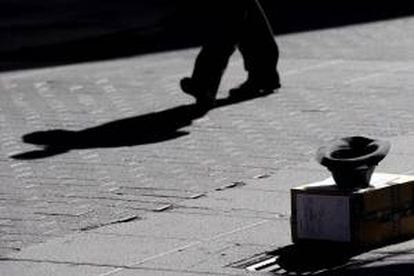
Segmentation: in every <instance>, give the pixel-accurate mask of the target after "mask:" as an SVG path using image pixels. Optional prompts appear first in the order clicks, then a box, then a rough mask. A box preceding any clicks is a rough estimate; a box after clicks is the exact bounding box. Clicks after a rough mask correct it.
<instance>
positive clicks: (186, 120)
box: [11, 94, 268, 160]
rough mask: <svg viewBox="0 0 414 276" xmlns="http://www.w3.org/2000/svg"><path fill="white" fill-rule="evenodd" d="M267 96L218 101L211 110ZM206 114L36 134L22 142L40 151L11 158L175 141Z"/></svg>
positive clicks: (193, 110) (171, 114) (168, 114)
mask: <svg viewBox="0 0 414 276" xmlns="http://www.w3.org/2000/svg"><path fill="white" fill-rule="evenodd" d="M267 95H268V94H260V95H256V96H251V97H228V98H224V99H218V100H217V101H216V103H215V106H214V108H219V107H222V106H227V105H231V104H236V103H239V102H242V101H247V100H251V99H254V98H258V97H265V96H267ZM205 114H206V111H205V110H200V109H199V108H198V107H197V106H196V105H195V104H189V105H181V106H177V107H174V108H170V109H166V110H162V111H158V112H153V113H148V114H143V115H139V116H135V117H130V118H125V119H121V120H116V121H112V122H108V123H105V124H102V125H98V126H95V127H91V128H86V129H83V130H79V131H73V130H66V129H54V130H46V131H36V132H32V133H29V134H25V135H24V136H23V137H22V140H23V142H25V143H28V144H33V145H35V146H37V147H39V148H38V149H36V150H32V151H28V152H23V153H18V154H16V155H13V156H11V158H13V159H19V160H32V159H41V158H46V157H51V156H54V155H58V154H62V153H66V152H69V151H71V150H75V149H78V150H80V149H90V148H116V147H131V146H138V145H144V144H152V143H159V142H163V141H167V140H172V139H177V138H179V137H182V136H185V135H188V134H189V132H188V131H187V130H183V128H184V127H187V126H190V125H191V124H192V122H193V121H194V120H196V119H197V118H200V117H202V116H204V115H205Z"/></svg>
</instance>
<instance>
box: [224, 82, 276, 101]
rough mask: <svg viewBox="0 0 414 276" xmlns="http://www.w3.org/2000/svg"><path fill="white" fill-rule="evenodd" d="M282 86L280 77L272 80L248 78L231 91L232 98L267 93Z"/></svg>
mask: <svg viewBox="0 0 414 276" xmlns="http://www.w3.org/2000/svg"><path fill="white" fill-rule="evenodd" d="M280 87H281V85H280V82H279V78H276V79H275V80H272V81H260V80H256V79H247V80H246V81H245V82H243V83H242V84H241V85H239V86H238V87H236V88H233V89H231V90H230V91H229V97H230V98H241V97H243V98H244V97H255V96H260V95H267V94H271V93H273V92H274V90H276V89H279V88H280Z"/></svg>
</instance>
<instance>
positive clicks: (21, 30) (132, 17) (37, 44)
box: [0, 0, 414, 71]
mask: <svg viewBox="0 0 414 276" xmlns="http://www.w3.org/2000/svg"><path fill="white" fill-rule="evenodd" d="M260 2H261V3H262V4H263V7H264V9H265V10H266V12H267V14H268V15H269V18H270V21H271V23H272V25H273V27H274V29H275V33H276V34H283V33H290V32H299V31H306V30H312V29H320V28H329V27H334V26H340V25H348V24H356V23H361V22H369V21H375V20H381V19H387V18H395V17H401V16H407V15H410V14H413V13H414V8H412V7H410V6H411V5H410V4H409V1H402V0H397V1H392V2H391V1H372V0H368V1H322V0H319V1H300V0H295V1H275V0H260ZM198 6H199V5H198V4H197V1H190V0H152V1H132V0H119V1H109V0H101V1H98V0H91V1H80V0H59V1H51V0H47V1H41V2H33V1H28V0H3V1H2V8H1V10H0V41H1V44H0V70H2V71H4V70H13V69H21V68H30V67H43V66H49V65H56V64H66V63H74V62H80V61H90V60H102V59H111V58H115V57H125V56H134V55H138V54H143V53H149V52H158V51H166V50H172V49H179V48H186V47H190V46H197V45H199V43H200V39H201V37H202V32H201V31H200V28H199V27H200V22H202V21H203V20H206V18H205V16H206V15H204V16H202V13H201V12H200V10H198ZM207 16H209V18H207V20H210V19H211V18H214V15H211V17H210V15H207Z"/></svg>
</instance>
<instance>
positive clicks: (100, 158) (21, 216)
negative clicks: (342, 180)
mask: <svg viewBox="0 0 414 276" xmlns="http://www.w3.org/2000/svg"><path fill="white" fill-rule="evenodd" d="M413 23H414V19H413V18H412V17H411V18H400V19H395V20H390V21H382V22H376V23H375V22H374V23H370V24H361V25H354V26H349V27H342V28H333V29H326V30H318V31H312V32H306V33H297V34H291V35H285V36H279V37H277V40H278V43H279V46H280V49H281V59H280V68H279V70H280V72H281V76H282V86H283V87H282V88H281V89H280V90H279V91H277V92H276V93H274V94H271V95H268V96H266V97H259V98H255V99H250V100H246V101H243V102H239V103H231V102H229V101H226V100H225V99H226V97H227V91H228V89H229V88H231V87H232V86H234V85H236V84H238V83H239V82H241V81H243V79H244V76H245V73H244V71H243V65H242V60H241V58H240V56H239V55H235V56H234V57H233V59H232V60H231V64H230V67H229V69H228V71H227V72H226V75H225V79H224V81H223V84H222V86H221V88H220V93H219V98H220V99H224V100H221V101H220V102H221V103H223V104H222V105H220V106H219V107H217V108H215V109H213V110H211V111H210V112H209V113H208V114H207V115H205V116H203V117H200V118H191V117H190V118H188V119H186V116H185V114H186V113H185V112H186V108H187V107H186V105H190V104H192V103H193V100H192V99H191V98H189V97H188V96H186V95H184V94H183V93H182V92H181V91H180V90H179V87H178V83H179V80H180V78H181V77H183V76H186V75H188V74H189V73H190V72H191V67H192V64H193V60H194V57H195V55H196V53H197V50H198V49H189V50H180V51H171V52H166V53H158V54H148V55H142V56H137V57H132V58H125V59H118V60H110V61H102V62H89V63H83V64H74V65H68V66H60V67H49V68H45V69H33V70H21V71H13V72H4V73H1V75H0V81H1V86H0V90H1V91H0V92H1V93H0V129H1V131H0V146H1V147H0V152H1V155H0V161H1V162H0V210H1V215H0V232H1V233H2V234H1V236H0V250H1V251H0V252H1V253H0V255H1V256H2V257H8V258H11V259H7V258H6V259H4V260H3V261H2V262H1V263H0V272H2V271H5V272H6V273H5V275H44V274H45V272H48V273H49V274H50V273H52V274H50V275H114V274H116V275H187V274H188V275H203V274H208V273H210V274H211V275H240V274H241V273H243V272H242V271H243V270H241V269H238V268H234V267H232V266H228V265H229V264H231V263H235V262H237V261H239V260H242V259H247V258H249V257H251V256H254V255H255V254H260V253H262V252H264V251H266V250H270V249H274V248H277V247H278V246H284V245H287V244H289V242H290V240H289V239H290V238H289V227H288V225H289V212H290V209H289V208H290V205H289V204H290V203H289V188H290V187H293V186H296V185H300V184H304V183H306V182H309V181H314V180H318V179H321V178H324V177H326V176H327V172H326V171H325V170H324V168H322V167H320V166H319V165H317V164H316V162H315V161H313V158H314V153H315V150H316V149H317V148H318V147H319V146H320V145H321V144H323V143H325V142H327V141H329V140H331V139H332V138H335V137H340V136H347V135H367V136H370V137H377V138H385V139H388V140H390V141H391V143H393V151H392V152H391V153H390V155H389V157H387V158H386V159H385V160H384V162H383V163H382V164H381V166H380V167H379V168H378V170H381V171H386V172H394V173H412V172H413V170H414V166H413V164H414V163H413V162H412V161H414V155H413V153H414V152H413V150H412V146H411V145H413V143H414V137H413V136H412V134H413V130H414V113H413V112H412V110H413V108H414V101H413V99H412V97H413V96H412V92H413V90H414V78H413V77H412V76H413V75H414V47H413V45H414V36H413V34H414V24H413ZM168 122H170V123H171V125H169V124H168ZM57 129H60V130H66V132H64V133H66V134H67V133H70V132H68V131H82V130H85V131H86V132H88V130H87V129H93V130H92V131H91V132H92V136H88V137H89V138H88V140H87V141H86V142H85V140H83V141H78V140H72V142H71V138H70V137H71V136H65V137H68V138H67V139H68V141H69V142H68V144H69V145H70V146H69V147H65V148H63V149H61V151H59V150H56V151H48V149H46V150H45V149H44V148H42V147H39V146H36V145H33V144H30V143H24V142H23V141H22V137H23V136H24V135H27V134H31V133H36V132H40V131H50V130H57ZM96 130H98V131H96ZM85 131H84V132H85ZM89 131H90V130H89ZM94 131H95V132H94ZM41 134H42V133H41ZM43 134H44V133H43ZM91 137H92V138H91ZM131 137H132V138H131ZM13 157H15V158H13ZM16 157H20V158H16ZM404 249H405V250H407V252H408V253H407V254H406V255H403V256H405V257H401V256H400V257H401V258H400V259H405V260H406V259H407V258H408V259H410V260H412V258H411V257H410V254H412V249H413V245H412V244H411V243H408V244H404ZM395 250H399V248H398V246H397V247H396V249H395ZM378 254H381V253H378ZM393 258H394V261H395V260H397V261H398V258H397V259H395V258H396V257H395V256H393ZM224 267H226V268H224ZM226 273H227V274H226ZM407 275H408V274H407Z"/></svg>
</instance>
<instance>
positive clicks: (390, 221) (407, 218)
mask: <svg viewBox="0 0 414 276" xmlns="http://www.w3.org/2000/svg"><path fill="white" fill-rule="evenodd" d="M291 199H292V217H291V228H292V239H293V242H295V243H297V242H300V241H333V242H341V243H351V244H355V245H368V246H369V245H376V244H381V243H386V242H389V241H391V240H394V239H400V238H403V237H406V236H411V235H413V234H414V176H409V175H398V174H385V173H374V175H373V176H372V179H371V183H370V186H369V187H368V188H363V189H357V190H353V191H342V190H339V189H338V188H337V186H336V185H335V182H334V180H333V179H332V178H328V179H326V180H324V181H320V182H316V183H311V184H308V185H303V186H299V187H295V188H293V189H291Z"/></svg>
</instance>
